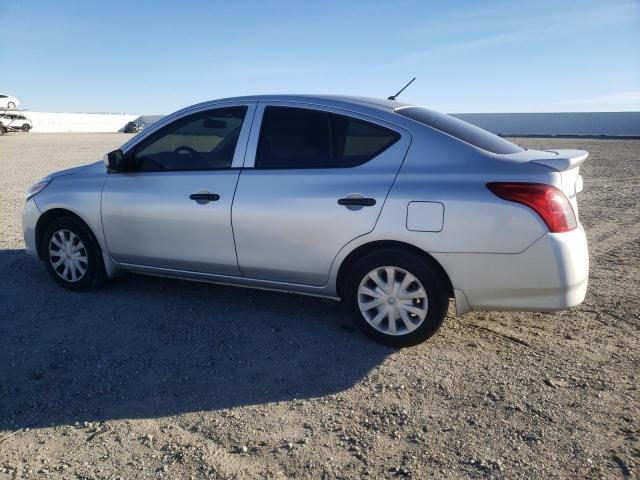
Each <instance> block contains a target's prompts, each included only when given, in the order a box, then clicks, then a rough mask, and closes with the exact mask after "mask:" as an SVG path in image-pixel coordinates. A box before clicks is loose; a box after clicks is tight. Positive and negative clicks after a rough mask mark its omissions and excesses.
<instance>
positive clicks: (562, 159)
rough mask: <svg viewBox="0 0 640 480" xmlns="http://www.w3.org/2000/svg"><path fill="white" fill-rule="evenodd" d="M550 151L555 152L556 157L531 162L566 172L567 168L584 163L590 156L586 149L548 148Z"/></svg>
mask: <svg viewBox="0 0 640 480" xmlns="http://www.w3.org/2000/svg"><path fill="white" fill-rule="evenodd" d="M546 151H547V152H550V153H555V154H556V157H553V158H543V159H540V160H531V163H538V164H540V165H544V166H545V167H548V168H550V169H552V170H555V171H557V172H564V171H565V170H571V169H572V168H575V167H577V166H578V165H580V164H581V163H583V162H584V161H585V160H586V159H587V157H588V156H589V152H585V151H584V150H546Z"/></svg>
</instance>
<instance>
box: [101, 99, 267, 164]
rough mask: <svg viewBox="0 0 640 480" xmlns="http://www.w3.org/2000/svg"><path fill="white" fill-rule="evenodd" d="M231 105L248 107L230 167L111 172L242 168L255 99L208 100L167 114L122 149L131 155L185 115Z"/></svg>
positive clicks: (253, 115)
mask: <svg viewBox="0 0 640 480" xmlns="http://www.w3.org/2000/svg"><path fill="white" fill-rule="evenodd" d="M231 107H245V108H246V109H247V111H246V113H245V116H244V121H243V122H242V128H241V129H240V135H239V136H238V142H237V143H236V151H235V153H234V155H233V161H232V162H231V166H230V167H226V168H210V169H186V168H185V169H181V170H154V171H144V172H143V171H139V170H129V171H125V172H116V171H112V172H109V173H111V174H117V175H120V174H128V175H145V174H158V173H170V172H216V171H225V170H238V169H241V168H242V164H243V163H244V158H245V155H246V150H247V144H248V142H249V138H250V134H251V128H252V125H253V122H254V121H255V114H256V107H257V102H255V101H241V102H239V101H233V102H229V101H223V102H214V103H212V102H206V103H202V104H198V105H193V106H191V107H187V108H184V109H182V110H179V111H177V112H175V113H172V114H170V115H167V116H166V117H164V118H162V119H160V120H158V121H157V122H156V123H154V124H153V125H151V126H150V127H148V128H145V129H144V130H143V131H142V132H140V133H139V134H137V135H136V136H135V137H133V138H132V139H131V140H129V141H128V142H126V143H125V144H124V145H122V147H121V150H122V152H123V154H124V155H125V156H131V155H134V154H135V151H136V149H137V147H138V146H139V145H140V144H141V143H143V142H145V141H146V140H147V139H148V138H149V137H152V136H155V135H156V134H158V133H159V132H161V131H162V130H164V128H165V127H168V126H169V125H171V124H173V123H174V122H177V121H180V120H182V119H183V118H185V117H189V116H191V115H194V114H198V113H201V112H206V111H210V110H219V109H222V108H231Z"/></svg>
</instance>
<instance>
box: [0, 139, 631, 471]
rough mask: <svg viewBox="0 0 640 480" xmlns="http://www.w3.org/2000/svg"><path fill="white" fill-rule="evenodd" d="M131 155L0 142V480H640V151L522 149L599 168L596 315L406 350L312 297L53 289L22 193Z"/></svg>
mask: <svg viewBox="0 0 640 480" xmlns="http://www.w3.org/2000/svg"><path fill="white" fill-rule="evenodd" d="M126 138H128V136H125V135H122V134H104V135H96V134H77V135H75V134H56V135H54V134H39V135H38V134H11V135H7V136H4V137H0V169H1V170H0V171H1V172H2V175H0V212H1V214H0V221H1V222H2V223H1V226H0V271H1V272H2V288H0V317H1V320H0V339H1V341H2V344H1V345H2V346H1V349H0V479H5V478H7V479H8V478H46V479H57V478H65V479H115V478H122V479H138V478H171V479H174V478H175V479H182V478H187V479H188V478H198V479H199V478H294V477H295V478H349V479H351V478H353V479H356V478H367V477H368V478H392V477H394V478H402V477H405V478H460V477H470V478H480V477H492V478H545V479H546V478H602V477H604V478H621V477H634V476H636V478H637V475H638V474H639V473H640V444H639V443H638V441H639V437H640V411H639V408H640V401H639V395H638V393H639V392H638V387H639V381H638V375H640V373H639V371H638V365H640V332H639V327H640V314H639V312H640V296H639V295H638V294H639V292H640V267H639V265H640V207H639V206H638V200H639V199H640V174H639V173H638V172H639V167H640V163H639V162H640V158H639V157H640V140H624V141H623V140H599V139H518V140H517V141H518V142H519V143H521V144H523V145H525V146H529V147H533V148H553V147H568V148H582V149H586V150H589V151H590V152H591V157H590V160H589V162H588V164H586V165H585V167H584V168H583V174H584V176H585V192H584V193H583V194H582V195H581V197H580V205H581V219H582V222H583V223H584V225H585V226H586V229H587V232H588V235H589V241H590V247H591V266H592V274H591V284H590V287H589V293H588V295H587V299H586V301H585V303H584V304H583V305H581V306H580V307H578V308H574V309H573V310H571V311H568V312H563V313H558V314H535V313H503V314H501V313H477V314H475V313H474V314H469V315H466V316H464V317H462V318H453V317H450V318H448V319H447V321H446V322H445V325H444V327H443V328H442V330H441V331H440V333H439V334H438V335H437V336H436V337H434V338H433V339H432V340H431V341H429V342H427V343H426V344H423V345H421V346H419V347H416V348H409V349H405V350H402V351H395V350H392V349H389V348H384V347H381V346H378V345H376V344H374V343H372V342H370V341H369V340H368V339H366V338H365V337H363V336H362V335H361V334H360V333H359V332H357V331H354V329H353V328H352V327H351V325H350V323H349V322H348V320H347V319H346V318H345V316H344V314H342V313H341V311H340V309H339V308H338V309H336V308H334V307H331V306H329V305H326V304H325V303H324V302H323V301H322V300H319V299H315V298H309V297H300V296H291V295H285V294H277V293H270V292H264V291H253V290H245V289H238V288H232V287H222V286H215V285H207V284H198V283H190V282H181V281H176V280H164V279H158V278H147V277H141V276H132V275H131V276H125V277H123V278H120V279H118V280H116V281H113V282H111V283H110V284H108V285H107V286H106V287H104V288H102V289H100V290H99V291H95V292H91V293H86V294H74V293H71V292H68V291H65V290H63V289H61V288H60V287H58V286H56V285H55V284H54V282H53V281H51V279H50V278H49V277H48V274H47V272H46V270H45V268H44V266H43V265H42V264H41V263H40V262H38V261H37V260H35V259H33V258H30V257H27V256H26V255H25V254H24V252H23V242H22V232H21V228H20V211H21V209H22V206H23V191H24V189H25V188H26V187H27V186H28V185H29V184H30V183H32V182H33V181H35V180H38V179H39V178H40V177H42V176H44V175H45V174H47V173H48V172H50V171H53V170H57V169H60V168H63V167H70V166H74V165H79V164H82V163H87V162H88V161H92V160H95V159H97V158H99V156H100V155H101V154H102V152H104V151H106V150H108V149H111V148H114V147H117V146H118V145H120V144H121V143H123V142H124V141H125V139H126ZM524 273H526V272H523V274H524ZM450 311H451V310H450Z"/></svg>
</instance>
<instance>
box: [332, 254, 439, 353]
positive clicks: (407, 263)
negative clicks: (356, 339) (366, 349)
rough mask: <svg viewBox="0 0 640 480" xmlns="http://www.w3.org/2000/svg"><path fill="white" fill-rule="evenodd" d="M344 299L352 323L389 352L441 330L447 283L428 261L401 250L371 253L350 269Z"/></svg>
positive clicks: (416, 342)
mask: <svg viewBox="0 0 640 480" xmlns="http://www.w3.org/2000/svg"><path fill="white" fill-rule="evenodd" d="M344 300H345V303H346V306H347V308H348V309H349V311H350V314H351V316H352V318H353V319H354V321H355V323H356V324H357V325H358V326H359V327H360V328H361V329H362V330H363V331H364V332H365V333H366V334H367V335H369V336H370V337H372V338H373V339H374V340H376V341H378V342H380V343H382V344H384V345H389V346H392V347H408V346H412V345H417V344H418V343H421V342H423V341H425V340H426V339H428V338H429V337H431V336H432V335H433V334H434V333H436V331H437V330H438V329H439V328H440V325H442V322H443V320H444V317H445V315H446V312H447V307H448V304H449V295H448V287H447V283H446V279H444V278H443V276H442V274H441V273H440V271H439V270H438V269H437V268H436V267H435V266H434V265H433V264H431V263H430V262H428V261H427V260H426V259H424V258H422V257H420V256H417V255H413V254H411V253H409V252H405V251H403V250H399V249H385V250H380V251H377V252H373V253H371V254H369V255H367V256H365V257H364V258H362V259H361V260H360V261H358V262H357V263H356V264H355V266H354V267H353V268H352V270H351V272H350V274H349V275H348V278H347V280H346V283H345V289H344Z"/></svg>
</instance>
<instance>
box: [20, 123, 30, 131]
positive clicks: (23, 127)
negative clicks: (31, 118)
mask: <svg viewBox="0 0 640 480" xmlns="http://www.w3.org/2000/svg"><path fill="white" fill-rule="evenodd" d="M30 129H31V127H30V126H29V125H27V124H26V123H25V124H24V125H22V131H23V132H26V133H29V130H30Z"/></svg>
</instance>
